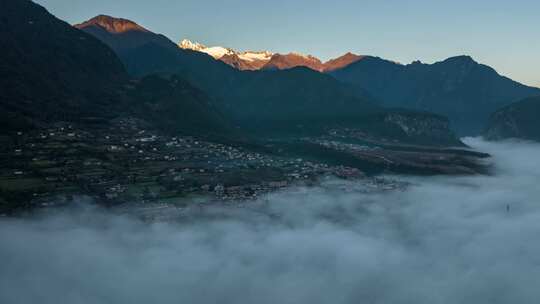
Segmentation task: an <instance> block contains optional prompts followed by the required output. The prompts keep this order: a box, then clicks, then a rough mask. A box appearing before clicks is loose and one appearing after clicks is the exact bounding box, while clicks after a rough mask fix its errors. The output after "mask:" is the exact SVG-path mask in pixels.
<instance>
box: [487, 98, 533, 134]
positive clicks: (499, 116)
mask: <svg viewBox="0 0 540 304" xmlns="http://www.w3.org/2000/svg"><path fill="white" fill-rule="evenodd" d="M539 117H540V96H537V97H529V98H526V99H523V100H521V101H518V102H515V103H512V104H511V105H509V106H506V107H504V108H502V109H500V110H498V111H496V112H495V113H493V115H491V118H490V120H489V122H488V125H487V127H486V130H485V131H484V136H485V137H486V138H487V139H490V140H500V139H507V138H520V139H527V140H535V141H540V121H539V120H538V118H539Z"/></svg>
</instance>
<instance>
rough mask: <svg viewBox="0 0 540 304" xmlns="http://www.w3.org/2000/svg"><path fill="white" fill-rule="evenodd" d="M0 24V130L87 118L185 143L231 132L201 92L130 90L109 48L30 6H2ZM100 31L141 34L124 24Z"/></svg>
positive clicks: (144, 83)
mask: <svg viewBox="0 0 540 304" xmlns="http://www.w3.org/2000/svg"><path fill="white" fill-rule="evenodd" d="M99 18H100V19H101V20H107V18H106V17H99ZM0 23H1V27H0V46H1V48H0V52H1V54H2V56H0V89H1V91H2V94H1V96H0V110H1V118H2V119H1V123H0V126H1V127H2V129H3V130H20V129H21V128H28V127H40V126H42V125H46V124H48V123H51V122H57V121H72V122H81V123H83V122H85V121H88V119H89V118H92V119H95V118H98V119H100V121H107V120H109V119H112V118H115V117H118V116H122V115H126V114H128V115H132V114H135V115H137V116H138V117H139V118H142V119H144V120H146V121H148V122H149V123H151V124H153V125H155V126H156V127H159V128H162V129H164V130H168V131H174V132H184V133H189V134H191V135H209V134H218V133H219V134H227V132H228V131H230V130H231V129H230V128H229V127H228V125H227V123H226V122H225V120H224V119H223V118H222V117H221V116H220V114H219V113H218V112H217V110H215V109H214V108H213V106H211V102H210V98H209V97H208V96H206V94H204V93H202V92H201V91H200V90H199V89H196V88H195V87H193V86H191V85H190V84H189V83H187V82H186V81H185V80H182V79H180V78H174V79H171V80H168V79H162V78H157V77H154V78H148V79H143V80H141V81H137V82H130V81H129V76H128V74H127V73H126V71H125V69H124V66H123V65H122V62H121V61H120V60H119V59H118V57H117V55H116V54H115V53H114V52H113V51H112V50H111V49H110V48H109V47H107V46H106V45H105V44H103V43H102V42H101V41H99V40H98V39H96V38H94V37H93V36H92V35H88V34H87V33H85V32H82V31H80V30H78V29H76V28H74V27H72V26H70V25H69V24H67V23H65V22H63V21H61V20H58V19H56V18H55V17H54V16H52V15H51V14H49V13H48V12H47V11H46V10H45V9H44V8H43V7H41V6H39V5H37V4H35V3H33V2H31V1H26V0H18V1H7V2H5V1H3V2H2V10H0ZM104 28H106V29H107V30H111V31H112V30H114V31H116V32H117V33H122V34H125V33H132V32H133V31H137V32H141V33H144V30H143V29H141V28H140V27H137V26H135V25H134V24H133V23H130V22H128V21H126V20H122V22H120V23H107V24H106V26H105V27H104ZM133 45H135V43H134V44H133Z"/></svg>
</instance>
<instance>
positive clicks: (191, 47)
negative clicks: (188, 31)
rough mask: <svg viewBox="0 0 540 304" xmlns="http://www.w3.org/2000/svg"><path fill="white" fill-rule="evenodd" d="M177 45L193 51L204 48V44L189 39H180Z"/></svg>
mask: <svg viewBox="0 0 540 304" xmlns="http://www.w3.org/2000/svg"><path fill="white" fill-rule="evenodd" d="M178 46H179V47H180V48H182V49H185V50H193V51H200V50H203V49H205V48H206V46H204V45H202V44H200V43H198V42H192V41H191V40H188V39H184V40H182V41H181V42H180V43H179V44H178Z"/></svg>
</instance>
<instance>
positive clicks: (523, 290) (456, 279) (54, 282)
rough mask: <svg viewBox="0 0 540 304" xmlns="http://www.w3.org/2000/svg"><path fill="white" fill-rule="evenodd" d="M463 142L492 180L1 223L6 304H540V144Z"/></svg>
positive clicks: (312, 191) (428, 180)
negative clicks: (170, 212) (151, 218)
mask: <svg viewBox="0 0 540 304" xmlns="http://www.w3.org/2000/svg"><path fill="white" fill-rule="evenodd" d="M467 143H468V144H469V145H471V146H472V147H474V148H475V149H478V150H480V151H484V152H489V153H491V154H492V155H493V159H492V161H493V162H494V164H495V171H494V174H493V175H491V176H469V177H400V179H402V180H405V181H407V182H410V183H411V184H412V185H411V186H410V187H408V188H407V189H406V190H403V191H388V192H382V193H377V192H376V193H362V192H356V191H352V192H347V191H344V190H343V189H344V187H345V186H350V185H347V184H345V182H333V183H328V184H326V185H325V186H321V187H317V188H296V189H290V190H287V191H284V192H281V193H276V194H272V195H269V196H268V197H266V198H264V199H261V200H260V201H259V202H254V203H253V204H252V205H250V206H249V205H248V206H247V207H242V208H238V207H231V208H226V207H225V208H223V207H208V208H209V210H206V211H204V212H201V217H200V219H198V218H197V217H196V216H191V217H190V218H189V219H188V220H179V221H166V222H155V223H146V222H143V221H141V220H139V219H138V218H137V217H133V216H128V215H121V214H118V213H113V212H110V211H105V210H100V209H98V208H95V207H89V206H82V207H78V208H73V209H69V210H65V211H61V212H54V213H53V214H51V213H48V214H46V215H41V216H36V217H33V218H26V219H1V220H0V303H4V304H10V303H54V304H57V303H72V304H76V303H81V304H83V303H84V304H86V303H260V304H264V303H310V304H314V303H332V304H339V303H415V304H423V303H426V304H428V303H429V304H437V303H474V304H482V303H489V304H496V303H538V301H539V299H540V287H539V286H540V241H539V240H540V239H539V237H540V186H539V181H540V144H534V143H527V142H518V141H507V142H502V143H488V142H484V141H482V140H480V139H467ZM202 213H204V216H203V215H202Z"/></svg>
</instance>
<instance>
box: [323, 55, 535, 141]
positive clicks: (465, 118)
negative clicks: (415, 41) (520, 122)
mask: <svg viewBox="0 0 540 304" xmlns="http://www.w3.org/2000/svg"><path fill="white" fill-rule="evenodd" d="M332 75H334V77H336V78H337V79H339V80H341V81H343V82H346V83H349V84H353V85H355V86H357V87H360V88H362V89H364V90H366V91H367V92H368V93H369V94H370V95H372V96H373V97H374V98H376V99H378V100H380V101H382V103H383V105H386V106H392V107H403V108H409V109H416V110H425V111H429V112H434V113H438V114H441V115H445V116H447V117H449V118H450V120H451V122H452V124H453V127H454V128H455V129H456V130H458V131H459V132H460V133H462V134H467V135H469V134H478V133H479V132H480V131H481V129H482V126H483V125H484V124H485V123H486V121H487V119H488V117H489V115H490V114H491V113H492V112H493V111H495V110H496V109H498V108H500V107H502V106H504V105H507V104H508V103H511V102H512V101H516V100H519V99H522V98H525V97H527V96H531V95H535V94H538V93H540V89H537V88H532V87H527V86H525V85H522V84H520V83H517V82H515V81H512V80H511V79H509V78H506V77H503V76H501V75H499V74H498V73H497V72H496V71H495V70H493V69H492V68H490V67H489V66H486V65H483V64H479V63H477V62H475V61H474V60H473V59H472V58H471V57H468V56H458V57H452V58H449V59H447V60H444V61H442V62H437V63H435V64H423V63H420V62H414V63H412V64H408V65H401V64H398V63H395V62H391V61H387V60H383V59H381V58H377V57H365V58H363V59H362V60H359V61H357V62H355V63H353V64H350V65H348V66H346V67H345V68H343V69H338V70H335V71H333V72H332Z"/></svg>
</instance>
